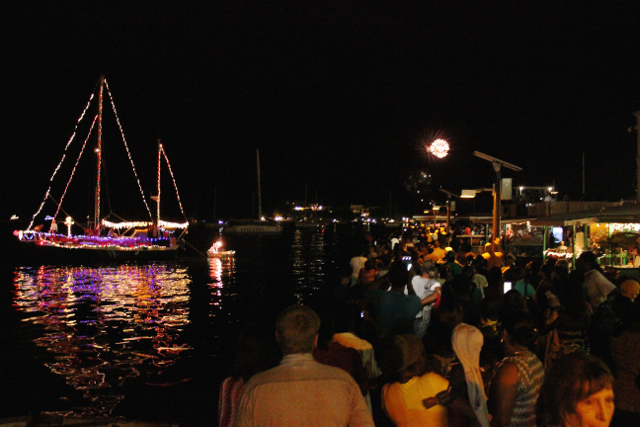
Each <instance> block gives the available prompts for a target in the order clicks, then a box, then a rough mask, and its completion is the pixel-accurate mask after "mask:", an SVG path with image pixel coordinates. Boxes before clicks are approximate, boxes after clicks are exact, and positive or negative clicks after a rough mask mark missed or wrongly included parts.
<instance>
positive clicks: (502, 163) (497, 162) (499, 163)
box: [473, 151, 522, 246]
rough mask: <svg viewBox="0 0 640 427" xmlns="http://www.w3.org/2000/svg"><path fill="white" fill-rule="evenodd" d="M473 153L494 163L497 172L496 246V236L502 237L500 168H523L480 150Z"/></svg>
mask: <svg viewBox="0 0 640 427" xmlns="http://www.w3.org/2000/svg"><path fill="white" fill-rule="evenodd" d="M473 155H474V156H476V157H480V158H481V159H483V160H487V161H490V162H491V164H492V165H493V170H494V171H495V173H496V184H495V190H494V192H493V242H492V244H493V245H494V246H495V240H496V237H500V198H501V194H500V190H501V179H500V169H502V166H504V167H505V168H508V169H511V170H514V171H516V172H520V171H521V170H522V168H521V167H520V166H516V165H514V164H511V163H509V162H505V161H504V160H500V159H497V158H495V157H493V156H490V155H488V154H484V153H481V152H479V151H474V152H473Z"/></svg>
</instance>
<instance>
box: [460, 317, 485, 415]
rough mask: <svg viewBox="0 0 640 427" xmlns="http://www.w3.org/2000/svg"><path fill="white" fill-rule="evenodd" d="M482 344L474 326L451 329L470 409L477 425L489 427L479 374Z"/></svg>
mask: <svg viewBox="0 0 640 427" xmlns="http://www.w3.org/2000/svg"><path fill="white" fill-rule="evenodd" d="M483 344H484V337H483V336H482V332H480V330H479V329H478V328H476V327H475V326H471V325H467V324H466V323H460V324H459V325H457V326H456V327H455V328H454V329H453V334H452V336H451V345H452V348H453V351H454V353H455V354H456V357H457V359H458V360H459V361H460V364H461V365H462V368H463V370H464V379H465V382H466V385H467V394H468V396H469V403H470V405H471V409H472V410H473V412H474V414H475V416H476V417H477V420H478V423H479V424H480V425H481V426H482V427H489V411H488V409H487V396H486V395H485V392H484V382H483V381H482V375H481V372H480V351H481V350H482V345H483Z"/></svg>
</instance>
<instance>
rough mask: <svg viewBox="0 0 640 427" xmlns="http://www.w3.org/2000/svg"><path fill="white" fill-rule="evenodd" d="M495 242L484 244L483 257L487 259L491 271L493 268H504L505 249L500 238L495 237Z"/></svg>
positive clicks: (488, 268)
mask: <svg viewBox="0 0 640 427" xmlns="http://www.w3.org/2000/svg"><path fill="white" fill-rule="evenodd" d="M494 242H495V243H492V242H488V243H487V244H486V245H484V253H483V254H482V257H483V258H484V259H486V260H487V270H489V271H491V269H492V268H494V267H498V268H502V264H503V261H504V251H503V250H502V247H501V246H500V238H497V239H495V241H494Z"/></svg>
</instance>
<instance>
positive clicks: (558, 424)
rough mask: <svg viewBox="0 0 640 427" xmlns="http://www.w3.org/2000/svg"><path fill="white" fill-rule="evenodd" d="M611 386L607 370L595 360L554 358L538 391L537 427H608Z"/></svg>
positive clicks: (573, 356)
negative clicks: (554, 361)
mask: <svg viewBox="0 0 640 427" xmlns="http://www.w3.org/2000/svg"><path fill="white" fill-rule="evenodd" d="M613 383H614V379H613V375H612V374H611V371H610V370H609V368H608V367H607V365H605V364H604V362H602V361H601V360H600V359H598V358H597V357H594V356H589V355H587V354H585V353H571V354H569V355H567V356H565V357H563V358H561V359H558V360H557V361H556V363H554V365H553V366H552V367H551V369H549V372H548V373H547V375H546V377H545V380H544V383H543V384H542V388H541V389H540V396H539V397H538V403H537V407H536V416H537V422H538V426H544V427H574V426H585V427H596V426H597V427H608V426H609V424H610V423H611V419H612V417H613V412H614V409H615V405H614V401H613V398H614V393H613ZM629 425H631V424H629Z"/></svg>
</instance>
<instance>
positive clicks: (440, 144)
mask: <svg viewBox="0 0 640 427" xmlns="http://www.w3.org/2000/svg"><path fill="white" fill-rule="evenodd" d="M428 151H429V152H430V153H431V154H433V155H434V156H436V157H437V158H439V159H442V158H444V157H446V156H447V154H448V153H449V143H448V142H447V141H445V140H444V139H442V138H438V139H436V140H435V141H433V142H432V143H431V145H430V146H429V148H428Z"/></svg>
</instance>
